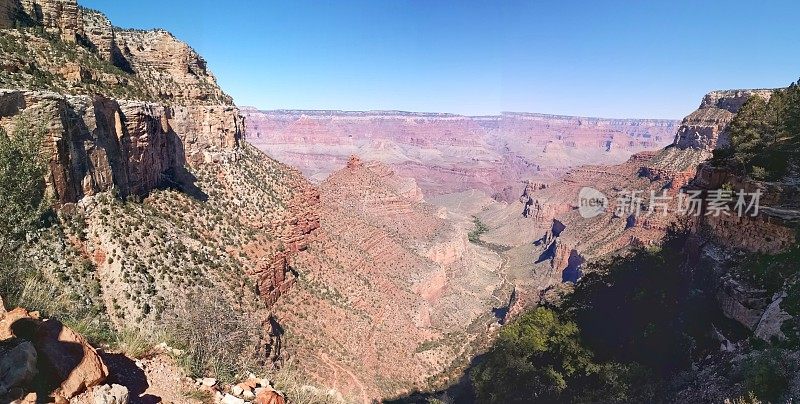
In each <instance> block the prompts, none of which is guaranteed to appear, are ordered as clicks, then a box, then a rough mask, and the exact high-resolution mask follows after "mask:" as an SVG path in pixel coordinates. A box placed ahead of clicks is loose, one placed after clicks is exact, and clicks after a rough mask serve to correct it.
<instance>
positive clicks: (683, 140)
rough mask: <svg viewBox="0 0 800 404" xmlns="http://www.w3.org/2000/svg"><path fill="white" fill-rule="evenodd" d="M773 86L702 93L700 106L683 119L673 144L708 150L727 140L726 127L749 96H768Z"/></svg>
mask: <svg viewBox="0 0 800 404" xmlns="http://www.w3.org/2000/svg"><path fill="white" fill-rule="evenodd" d="M771 94H772V90H727V91H712V92H710V93H708V94H706V96H705V97H703V101H702V102H701V103H700V107H699V108H698V109H697V110H696V111H694V112H692V113H691V114H690V115H689V116H687V117H686V118H684V119H683V122H681V126H680V128H679V129H678V133H677V134H676V135H675V141H674V144H675V146H677V147H679V148H682V149H686V148H695V149H700V150H703V151H704V152H706V153H710V152H711V151H713V150H714V149H717V148H721V147H725V146H727V145H728V144H729V142H730V139H728V138H727V133H726V132H725V127H727V126H728V124H729V123H730V122H731V120H733V117H734V116H736V113H737V112H738V111H739V109H740V108H741V107H742V105H744V103H745V101H747V100H748V99H749V98H750V97H751V96H758V97H762V98H765V99H769V97H770V95H771Z"/></svg>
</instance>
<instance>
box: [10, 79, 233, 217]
mask: <svg viewBox="0 0 800 404" xmlns="http://www.w3.org/2000/svg"><path fill="white" fill-rule="evenodd" d="M0 105H2V110H0V125H2V126H3V127H4V128H5V129H6V131H8V132H13V130H14V127H15V126H16V125H18V124H19V122H21V121H23V120H24V121H26V122H31V123H34V125H35V126H38V125H41V130H44V131H45V132H46V141H45V143H46V145H47V146H48V147H47V150H48V151H49V161H50V178H49V181H48V182H49V184H50V187H51V194H52V195H53V196H54V197H55V198H56V200H57V201H58V202H59V203H62V204H63V203H74V202H77V201H79V200H80V199H82V198H83V197H84V196H90V195H95V194H97V193H99V192H105V191H108V190H109V189H111V188H112V187H114V188H116V189H117V190H118V191H119V193H120V195H121V196H122V197H126V196H128V195H140V196H143V195H145V194H147V193H148V192H149V191H151V190H153V189H154V188H156V187H158V186H161V185H166V184H167V183H169V182H175V183H181V182H182V181H183V180H184V179H183V178H180V177H178V175H177V174H178V173H179V172H180V171H181V170H182V169H183V168H184V167H185V166H187V165H188V166H189V167H196V166H198V165H200V164H203V163H210V162H214V161H218V160H219V159H220V158H222V157H223V156H225V155H227V154H230V153H231V152H233V151H234V150H235V148H236V147H237V146H238V142H239V140H240V139H241V138H242V136H243V133H244V121H243V118H242V117H241V116H239V114H238V113H237V111H236V109H235V108H234V107H231V106H219V107H211V106H167V105H164V104H156V103H148V102H141V101H119V100H114V99H111V98H106V97H103V96H95V97H87V96H62V95H58V94H55V93H47V92H35V91H21V90H4V91H2V92H0ZM35 129H36V130H39V128H35ZM186 185H188V184H186Z"/></svg>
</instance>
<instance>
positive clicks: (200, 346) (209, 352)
mask: <svg viewBox="0 0 800 404" xmlns="http://www.w3.org/2000/svg"><path fill="white" fill-rule="evenodd" d="M210 293H214V292H213V291H212V292H210ZM163 325H164V329H165V330H167V331H165V332H166V333H167V334H168V335H167V336H166V339H167V340H168V341H169V342H170V344H171V345H173V346H177V347H179V348H180V349H182V350H184V351H185V352H186V355H183V356H181V357H180V358H178V360H179V362H180V364H181V365H182V366H183V367H184V368H185V370H186V371H187V372H188V373H189V374H191V375H193V376H195V377H200V376H208V375H213V376H215V377H217V378H218V379H220V380H222V381H226V382H233V381H235V380H237V379H239V378H241V377H243V376H245V375H246V374H247V373H248V372H249V371H251V370H254V367H257V366H259V364H263V362H264V360H265V359H266V358H265V356H266V355H260V353H261V352H260V349H259V348H260V347H259V341H260V338H261V336H262V332H263V330H262V327H261V324H260V323H259V322H258V321H254V320H253V319H251V318H249V317H248V316H246V315H245V314H243V313H241V312H240V311H237V310H235V309H234V308H233V307H231V305H230V304H228V303H227V302H225V301H224V300H223V299H222V298H220V297H209V296H207V295H190V296H189V297H188V299H187V302H184V303H180V304H178V305H176V306H175V307H173V308H171V309H167V310H166V312H165V313H164V322H163Z"/></svg>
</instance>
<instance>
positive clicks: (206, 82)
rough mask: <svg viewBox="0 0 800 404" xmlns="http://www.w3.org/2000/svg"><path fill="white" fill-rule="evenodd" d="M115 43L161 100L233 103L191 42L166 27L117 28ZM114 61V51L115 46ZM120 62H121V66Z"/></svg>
mask: <svg viewBox="0 0 800 404" xmlns="http://www.w3.org/2000/svg"><path fill="white" fill-rule="evenodd" d="M113 34H114V38H115V44H116V45H117V47H118V49H120V50H121V55H122V57H123V58H124V60H125V62H123V63H126V64H125V65H122V66H118V67H120V68H123V70H124V69H125V68H129V69H130V70H131V71H133V72H134V73H135V74H136V76H137V77H138V78H140V79H141V80H143V81H144V82H145V83H146V85H147V86H148V87H149V88H150V89H151V93H152V94H153V95H154V96H155V97H156V98H157V99H159V100H163V101H166V102H170V103H173V102H184V103H185V102H187V100H188V101H190V102H193V103H207V104H212V105H213V104H221V105H231V104H233V99H232V98H231V97H230V96H229V95H227V94H225V92H223V91H222V89H221V88H220V87H219V86H218V85H217V80H216V78H215V77H214V75H213V74H212V73H211V72H210V71H209V70H208V64H207V63H206V61H205V59H203V58H202V57H201V56H200V55H199V54H198V53H197V52H195V51H194V49H192V48H191V47H190V46H189V45H188V44H186V43H185V42H183V41H180V40H178V39H177V38H176V37H175V36H174V35H172V34H171V33H169V32H167V31H164V30H153V31H139V30H119V31H114V32H113ZM111 51H112V55H111V56H112V60H113V56H114V54H113V51H114V48H113V47H112V49H111ZM119 63H120V62H119V61H118V62H117V64H118V65H119Z"/></svg>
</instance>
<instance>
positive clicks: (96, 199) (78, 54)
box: [0, 0, 319, 320]
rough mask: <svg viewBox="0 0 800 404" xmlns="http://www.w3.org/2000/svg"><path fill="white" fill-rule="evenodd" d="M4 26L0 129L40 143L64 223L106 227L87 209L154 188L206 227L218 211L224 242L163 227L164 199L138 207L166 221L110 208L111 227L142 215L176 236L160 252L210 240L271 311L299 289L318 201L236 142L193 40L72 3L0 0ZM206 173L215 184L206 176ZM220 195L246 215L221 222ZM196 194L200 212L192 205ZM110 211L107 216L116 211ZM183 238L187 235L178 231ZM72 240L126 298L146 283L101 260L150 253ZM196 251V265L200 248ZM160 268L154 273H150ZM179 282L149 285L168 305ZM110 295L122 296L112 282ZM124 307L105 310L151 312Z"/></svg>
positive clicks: (232, 112) (115, 314) (206, 233)
mask: <svg viewBox="0 0 800 404" xmlns="http://www.w3.org/2000/svg"><path fill="white" fill-rule="evenodd" d="M17 27H19V28H21V29H12V28H17ZM0 29H2V36H3V38H2V41H0V86H1V87H2V88H5V89H3V90H0V128H2V129H3V130H5V131H6V132H7V133H9V134H11V135H12V136H42V137H43V153H44V154H45V158H46V159H47V163H48V169H49V170H48V174H47V178H46V183H47V191H48V194H49V195H50V196H51V197H52V198H53V203H54V204H55V205H56V206H57V207H58V208H59V209H58V212H59V214H60V215H62V214H63V215H66V217H71V216H73V215H78V216H80V217H83V216H86V217H88V218H89V219H90V220H89V222H90V223H89V226H90V227H93V228H95V229H108V227H109V225H110V223H109V222H108V221H107V220H105V219H103V218H101V217H100V216H102V215H101V214H100V213H98V212H97V211H96V210H94V207H95V206H97V205H103V206H105V205H106V204H109V202H107V199H106V198H104V197H102V195H103V194H104V193H108V192H109V191H112V192H113V193H114V194H115V195H117V196H118V197H119V198H120V199H125V198H128V197H131V196H135V197H139V198H137V199H140V200H141V199H144V198H147V197H149V196H150V195H151V194H152V193H153V192H154V191H156V190H164V189H172V190H177V191H179V192H180V193H181V194H183V195H184V196H185V198H188V199H183V198H181V199H180V200H178V201H177V202H176V201H172V202H171V203H173V204H176V203H179V204H181V206H184V208H183V209H185V212H184V214H186V215H197V217H201V218H203V219H202V221H214V220H216V221H218V222H219V221H220V219H221V217H220V216H219V215H220V214H221V213H218V212H219V211H217V208H215V206H226V208H225V210H226V217H225V220H224V222H225V228H226V233H225V237H221V236H220V235H219V234H217V230H216V229H212V230H208V229H202V232H201V229H200V228H199V227H195V226H196V225H198V223H183V222H181V221H180V220H178V221H176V222H174V223H166V222H163V218H164V217H168V216H169V214H170V213H169V212H171V210H172V209H174V206H169V203H166V204H164V205H159V204H158V203H157V201H158V200H159V199H165V198H166V199H169V198H171V197H172V198H177V196H174V195H172V194H169V193H168V194H166V196H165V195H164V194H163V193H162V194H159V195H158V196H156V197H154V198H150V199H149V200H147V201H145V202H143V203H144V205H145V206H149V208H150V209H154V210H155V211H160V213H159V215H161V216H159V217H160V218H161V219H156V218H154V217H148V216H147V215H146V214H145V212H138V211H137V210H136V209H133V210H134V212H131V211H129V210H130V209H131V208H128V209H126V211H125V212H117V214H120V215H121V216H120V217H115V218H114V219H113V222H124V221H125V220H127V219H133V218H139V220H140V221H141V222H148V223H151V225H150V226H152V227H156V228H158V226H162V227H161V228H160V229H161V230H160V231H161V233H160V234H162V235H165V234H172V236H171V238H170V240H163V242H164V243H166V244H171V243H173V242H175V240H176V239H177V240H178V241H180V242H189V243H190V244H191V243H203V244H205V243H212V244H213V245H218V246H219V249H220V250H223V249H224V250H225V252H224V253H222V255H223V256H226V257H227V258H225V259H223V261H225V260H227V262H229V265H230V267H232V268H233V267H242V268H243V272H244V273H245V274H247V275H248V276H249V278H250V280H252V281H253V284H254V286H255V290H256V294H257V295H260V297H261V298H262V300H263V301H264V302H266V303H267V305H272V304H274V303H275V301H276V300H277V299H278V297H279V296H281V295H282V294H284V293H285V292H286V291H287V290H288V289H289V288H290V287H291V286H292V285H293V284H294V281H295V276H294V274H293V273H292V270H291V267H290V263H291V261H292V260H293V259H294V258H295V257H296V256H297V255H298V254H299V253H301V252H302V251H304V250H305V249H306V248H307V247H308V245H309V243H311V242H312V241H313V239H314V233H315V232H316V230H317V228H318V227H319V217H318V215H317V214H316V210H317V208H316V205H317V204H318V203H319V193H318V191H317V190H315V189H314V188H312V187H311V186H310V184H308V182H306V181H305V180H304V179H303V177H302V175H301V174H300V173H299V172H296V171H294V170H291V169H290V168H289V167H286V166H283V165H281V164H279V163H277V162H275V161H272V160H270V159H268V158H266V156H263V155H260V153H253V150H250V149H249V148H243V147H242V146H246V145H243V144H242V143H241V140H242V139H243V138H244V134H245V125H244V118H243V117H242V115H241V114H240V112H239V109H238V108H237V107H236V106H235V105H234V104H233V101H232V99H231V97H230V96H228V95H227V94H226V93H225V92H224V91H223V90H222V89H221V88H220V87H219V86H218V85H217V82H216V78H215V77H214V75H213V74H212V73H211V72H210V71H209V69H208V66H207V63H206V61H205V60H204V59H203V58H202V57H201V56H200V55H199V54H197V52H195V51H194V50H193V49H192V48H191V47H190V46H189V45H187V44H186V43H184V42H182V41H180V40H178V39H177V38H176V37H175V36H174V35H172V34H170V33H169V32H167V31H164V30H160V29H156V30H149V31H143V30H129V29H121V28H117V27H115V26H114V25H113V24H112V23H111V22H110V21H109V20H108V18H107V17H106V16H105V15H103V14H102V13H100V12H97V11H94V10H90V9H87V8H83V7H79V6H78V4H77V2H76V1H75V0H21V1H19V0H16V1H14V0H5V1H0ZM209 172H214V173H216V176H215V177H213V178H209V176H208V175H206V174H207V173H209ZM204 176H205V177H204ZM210 184H213V185H210ZM245 185H246V186H245ZM223 197H224V198H223ZM225 198H229V199H230V200H235V201H237V205H236V211H237V212H238V214H239V216H240V217H235V218H234V217H230V218H229V217H227V215H230V212H231V207H228V206H227V204H228V201H227V200H225ZM192 200H195V201H203V202H206V205H205V206H195V205H194V204H193V203H192V202H191V201H192ZM103 201H106V202H103ZM114 206H115V205H114V204H113V203H112V204H111V206H105V207H104V208H103V210H104V211H113V212H116V210H115V207H114ZM219 209H220V211H222V208H219ZM211 211H214V212H217V213H214V215H215V216H213V217H212V216H210V215H211V214H212V212H211ZM75 212H82V213H80V214H78V213H75ZM94 219H97V221H94V222H92V220H94ZM101 219H102V220H101ZM196 220H198V222H199V221H200V220H201V219H196ZM153 223H154V224H153ZM220 226H222V225H221V224H220ZM182 231H185V232H187V233H186V234H188V236H187V235H186V234H184V235H183V236H180V237H179V236H176V234H180V233H181V232H182ZM115 232H117V235H118V236H119V235H120V234H128V233H131V232H132V230H131V229H129V228H120V229H116V230H115ZM201 233H202V234H201ZM233 235H236V237H233ZM232 237H233V239H234V240H236V241H231V238H232ZM253 238H255V240H257V241H254V239H253ZM77 240H80V242H78V244H80V245H79V250H81V251H83V254H84V255H86V259H87V260H90V261H93V262H95V265H98V266H101V267H103V268H104V270H105V271H106V274H107V278H108V279H102V280H100V283H101V284H103V285H106V284H108V285H114V284H117V285H126V284H130V285H128V286H125V287H130V290H131V291H135V290H137V287H140V286H135V285H134V284H131V278H130V275H129V274H127V273H126V271H127V270H126V269H125V268H124V267H121V266H119V265H118V264H111V263H109V262H106V260H105V257H106V256H107V255H108V254H109V251H118V252H119V255H120V256H118V257H117V260H118V261H119V260H120V259H122V260H131V259H134V260H135V259H136V258H134V257H137V256H141V255H147V254H149V253H148V252H146V249H144V250H143V249H142V247H141V246H139V247H136V246H131V245H129V244H128V243H125V242H120V240H116V239H109V238H106V237H97V236H95V237H86V236H85V235H84V236H81V237H78V238H77ZM187 240H188V241H187ZM227 243H231V245H228V244H227ZM242 245H245V246H246V248H245V247H242ZM137 248H138V249H137ZM232 249H236V250H237V251H239V250H241V251H242V254H243V255H242V257H230V256H228V253H227V250H232ZM89 251H91V252H89ZM193 254H195V255H194V256H192V257H191V260H192V261H193V260H195V259H196V257H197V255H196V254H200V253H198V252H195V253H193ZM202 254H208V252H203V253H202ZM151 259H152V263H157V262H162V261H164V260H165V259H166V258H165V257H162V256H157V255H153V256H152V258H151ZM139 265H140V269H141V265H142V264H141V263H140V264H139ZM182 265H187V264H182ZM215 265H218V266H219V265H222V264H220V263H219V262H217V263H216V264H215ZM201 267H202V266H201ZM219 268H222V267H221V266H220V267H219ZM206 269H208V268H199V269H197V273H202V272H203V271H205V270H206ZM142 270H143V269H142ZM55 271H60V269H58V268H56V269H55ZM219 271H220V272H221V273H224V272H225V271H224V270H223V269H219ZM157 273H158V268H152V272H151V275H149V276H155V274H157ZM241 273H242V271H241V270H240V271H239V276H240V275H241ZM215 277H217V275H213V274H212V275H208V278H211V279H213V278H215ZM240 277H241V276H240ZM115 282H116V283H115ZM223 283H224V282H223ZM174 286H175V285H170V284H169V283H160V284H159V285H158V287H156V288H155V290H157V292H156V293H157V294H160V296H162V297H163V298H166V299H172V297H173V296H172V295H173V293H172V292H171V291H170V290H169V289H170V288H171V287H174ZM78 287H80V286H78ZM109 288H111V289H114V290H115V292H114V293H115V294H117V296H114V298H115V299H118V298H119V299H120V301H122V300H123V299H121V298H120V296H118V295H119V294H120V293H122V292H121V291H120V289H119V287H118V286H109ZM120 306H121V308H120V310H119V311H117V310H111V312H112V318H113V319H117V320H118V319H120V318H122V317H123V316H124V312H125V311H127V312H128V314H130V313H138V315H140V316H144V315H145V314H146V313H145V311H144V309H143V304H142V303H141V302H139V303H137V304H134V303H133V302H128V303H125V304H120Z"/></svg>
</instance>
